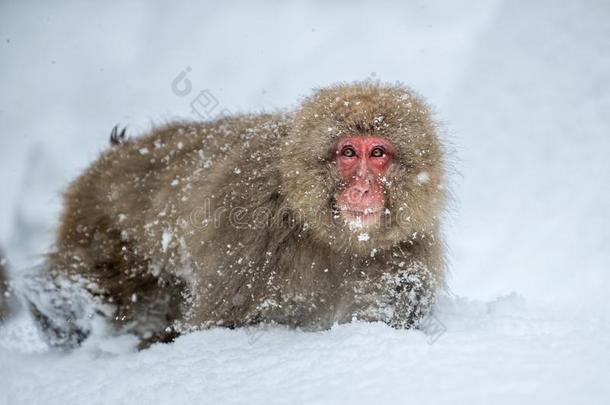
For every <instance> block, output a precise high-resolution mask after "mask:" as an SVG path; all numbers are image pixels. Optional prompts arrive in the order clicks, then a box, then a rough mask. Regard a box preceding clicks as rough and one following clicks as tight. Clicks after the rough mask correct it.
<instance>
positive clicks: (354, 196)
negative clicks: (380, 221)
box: [347, 184, 370, 203]
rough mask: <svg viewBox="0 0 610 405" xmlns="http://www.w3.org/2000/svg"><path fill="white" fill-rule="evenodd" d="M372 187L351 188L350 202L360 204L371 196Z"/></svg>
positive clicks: (359, 186)
mask: <svg viewBox="0 0 610 405" xmlns="http://www.w3.org/2000/svg"><path fill="white" fill-rule="evenodd" d="M369 190H370V187H368V185H358V184H356V185H353V186H352V187H350V190H349V193H348V194H347V197H348V202H350V203H359V202H362V200H364V199H366V198H367V197H368V194H369Z"/></svg>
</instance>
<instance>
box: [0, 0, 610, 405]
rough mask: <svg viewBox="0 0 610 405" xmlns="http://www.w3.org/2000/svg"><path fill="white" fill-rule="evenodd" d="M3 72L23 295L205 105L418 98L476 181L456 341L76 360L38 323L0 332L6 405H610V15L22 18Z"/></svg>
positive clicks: (547, 9)
mask: <svg viewBox="0 0 610 405" xmlns="http://www.w3.org/2000/svg"><path fill="white" fill-rule="evenodd" d="M363 25H365V26H366V27H367V29H366V30H361V29H356V28H355V27H360V26H363ZM0 59H1V60H2V65H1V66H2V68H1V71H2V74H0V86H1V88H2V92H0V161H1V162H2V171H1V172H0V179H1V181H2V193H3V197H2V199H0V246H1V247H2V248H3V250H5V251H6V253H7V255H8V259H9V264H10V265H11V275H12V277H13V278H15V279H19V277H20V276H21V274H23V271H24V270H25V269H28V268H30V267H33V266H35V265H36V264H37V263H39V256H38V255H40V254H41V253H44V252H45V249H47V248H48V247H49V246H50V245H51V243H52V235H53V231H54V227H55V226H56V223H57V217H58V215H59V211H60V201H61V200H60V195H61V191H62V190H65V188H66V186H67V184H69V181H70V180H71V179H73V178H74V177H75V176H77V175H78V174H79V173H80V172H81V171H82V170H83V169H84V168H85V167H87V165H88V163H89V162H91V161H92V160H93V159H95V157H96V156H97V154H98V152H99V151H100V150H102V149H103V148H105V147H106V145H107V143H108V137H109V134H110V130H111V129H112V127H113V126H114V125H115V124H117V123H120V124H122V125H128V133H129V134H130V135H131V136H133V135H137V134H138V133H141V132H144V131H146V130H147V129H148V128H150V123H151V119H152V120H153V121H154V122H157V123H163V122H165V121H167V120H169V119H172V118H176V117H182V118H196V115H195V114H194V113H193V108H192V107H191V102H192V101H193V99H194V98H195V97H196V96H197V94H200V92H202V91H203V90H206V91H207V93H206V94H211V95H213V97H214V98H216V99H217V101H218V106H217V107H216V109H215V110H214V111H212V112H211V113H210V114H211V115H212V116H215V115H217V114H219V113H220V112H221V111H223V110H224V109H228V110H230V111H234V112H239V111H259V110H261V109H267V110H271V111H273V110H274V109H275V108H277V107H284V106H294V105H295V104H296V101H297V100H299V99H300V97H301V96H303V95H307V94H308V92H309V91H310V89H311V88H314V87H318V86H323V85H325V84H329V83H333V82H336V81H349V80H356V79H363V78H366V77H371V78H379V79H381V80H385V81H390V82H392V81H395V80H400V81H404V82H406V83H408V84H410V85H412V86H413V87H414V88H415V89H417V90H418V92H420V93H421V94H423V95H425V96H426V97H427V98H428V100H429V101H430V102H431V103H432V104H433V105H434V106H435V111H436V113H437V117H438V119H439V120H441V121H442V126H441V130H442V132H443V135H444V137H445V138H446V139H447V141H448V143H449V144H450V145H451V148H452V149H455V153H454V154H452V155H451V156H450V162H451V163H452V164H453V166H454V169H455V170H454V171H455V172H457V173H454V171H452V173H451V179H452V185H451V186H452V190H453V192H454V193H455V195H456V201H455V203H454V204H453V208H452V210H451V212H450V213H449V214H448V216H447V217H448V218H447V220H446V224H447V226H446V234H447V236H448V240H447V243H448V246H449V252H450V258H449V259H450V263H451V274H450V276H449V278H448V283H449V286H450V287H451V290H452V293H451V292H449V293H448V294H447V295H446V296H444V297H443V298H442V299H441V302H440V303H439V305H438V309H437V311H436V314H435V318H432V319H433V320H434V321H435V322H437V326H438V325H442V326H444V328H441V329H439V330H445V332H444V333H442V334H439V335H438V336H436V335H435V336H430V335H426V334H424V333H423V332H420V331H401V330H393V329H391V328H389V327H387V326H385V325H383V324H366V323H354V324H351V325H340V326H336V327H334V328H333V329H332V330H330V331H326V332H319V333H311V332H303V331H298V330H297V331H294V330H286V329H283V328H270V329H256V328H254V329H244V330H225V329H215V330H208V331H200V332H196V333H192V334H189V335H186V336H183V337H181V338H179V339H178V340H177V341H176V342H175V343H173V344H169V345H155V346H153V347H152V348H150V349H149V350H145V351H141V352H137V351H135V350H134V344H135V341H134V339H133V338H131V337H129V336H122V337H115V338H111V337H108V336H105V335H104V333H103V328H101V327H100V328H99V333H98V334H96V336H94V337H93V338H92V339H90V340H89V341H87V342H86V344H85V345H84V346H83V347H82V348H79V349H78V350H76V351H74V352H71V353H60V352H56V351H51V350H49V349H48V348H47V347H46V346H45V344H44V343H43V342H42V340H41V338H40V336H39V335H38V333H37V331H36V330H35V328H34V327H33V324H32V322H31V320H30V319H29V318H28V317H27V316H26V315H23V314H22V315H21V316H19V317H17V318H15V319H13V320H11V321H10V322H9V323H8V324H7V325H5V326H2V327H0V366H1V367H0V405H4V404H28V405H29V404H45V405H46V404H62V405H65V404H83V403H85V404H97V403H99V404H102V403H103V404H109V403H125V404H132V403H155V404H173V405H174V404H191V403H248V404H259V403H260V404H273V403H294V402H296V403H317V404H323V403H324V404H326V403H345V404H347V403H349V404H352V403H371V402H376V403H391V402H398V403H405V402H409V403H433V404H440V403H468V404H489V403H493V404H496V403H498V404H504V403H506V404H511V405H512V404H515V403H520V404H521V403H534V404H574V403H579V404H580V403H582V404H604V403H606V402H608V398H610V385H609V384H608V383H607V381H608V379H609V378H610V307H609V306H608V303H607V296H608V290H609V288H610V254H608V246H607V245H608V241H610V187H608V184H610V163H609V161H608V156H610V135H608V129H609V128H610V115H609V114H608V111H610V7H609V6H608V4H607V2H605V1H602V0H599V1H596V0H590V1H587V2H572V3H570V4H561V5H560V4H558V3H556V2H552V1H550V0H541V1H538V2H532V3H527V4H526V3H518V2H509V1H501V0H490V1H484V0H475V1H473V2H468V3H463V2H460V3H457V2H456V3H455V4H454V3H449V2H443V1H440V0H433V1H425V2H423V1H421V2H420V1H413V2H401V1H396V2H392V3H388V4H387V5H386V4H384V7H378V6H376V5H375V4H373V3H366V2H351V3H345V2H337V3H334V2H315V3H311V4H310V3H294V2H285V3H269V4H267V3H256V4H255V3H251V2H243V3H240V4H238V5H234V4H231V5H229V4H224V3H219V2H216V3H207V4H206V3H199V2H189V3H184V4H181V5H178V4H174V5H172V6H171V7H168V6H167V5H162V4H153V3H150V2H144V1H135V2H129V3H128V4H125V5H121V6H117V5H113V4H111V3H105V4H101V3H100V4H97V5H92V4H87V3H82V4H81V3H73V2H70V3H68V2H66V3H59V2H53V3H43V2H42V3H37V4H29V3H26V2H21V3H19V2H17V3H12V4H11V3H8V2H3V3H1V4H0ZM187 66H189V69H186V67H187ZM181 72H185V73H186V74H187V76H186V78H187V79H188V80H189V83H190V86H191V90H190V92H187V93H186V95H184V94H183V93H184V92H174V91H173V89H172V81H173V80H174V79H175V78H176V77H177V76H178V75H179V74H181ZM147 152H148V151H147ZM201 159H202V165H203V166H204V167H208V166H210V165H211V163H212V162H211V161H209V159H207V158H206V157H204V156H201ZM164 238H165V235H164V236H163V237H162V241H161V243H164V242H163V239H164ZM165 240H166V242H167V243H169V242H170V241H171V239H167V238H165ZM135 299H136V300H137V297H135ZM429 342H433V343H432V344H429Z"/></svg>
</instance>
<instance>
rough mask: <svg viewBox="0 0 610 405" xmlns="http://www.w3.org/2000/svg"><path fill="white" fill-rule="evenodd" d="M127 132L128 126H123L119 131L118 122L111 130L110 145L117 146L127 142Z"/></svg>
mask: <svg viewBox="0 0 610 405" xmlns="http://www.w3.org/2000/svg"><path fill="white" fill-rule="evenodd" d="M126 134H127V127H123V129H122V130H121V131H119V124H116V125H115V126H114V127H113V128H112V131H110V145H112V146H115V145H120V144H122V143H123V142H125V138H126Z"/></svg>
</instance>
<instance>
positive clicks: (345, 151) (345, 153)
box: [341, 146, 356, 157]
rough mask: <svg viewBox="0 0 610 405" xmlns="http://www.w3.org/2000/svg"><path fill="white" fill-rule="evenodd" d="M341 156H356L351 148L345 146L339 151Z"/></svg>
mask: <svg viewBox="0 0 610 405" xmlns="http://www.w3.org/2000/svg"><path fill="white" fill-rule="evenodd" d="M341 154H342V155H343V156H345V157H354V156H356V151H355V150H354V148H352V147H351V146H346V147H345V148H343V150H341Z"/></svg>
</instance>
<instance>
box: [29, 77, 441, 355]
mask: <svg viewBox="0 0 610 405" xmlns="http://www.w3.org/2000/svg"><path fill="white" fill-rule="evenodd" d="M113 133H117V134H118V131H117V130H116V129H115V130H114V131H113ZM443 184H444V155H443V148H442V146H441V145H440V143H439V139H438V137H437V130H436V126H435V123H434V122H433V120H432V118H431V115H430V111H429V108H428V107H427V105H426V104H425V103H424V102H423V101H422V99H421V98H419V97H418V96H417V95H416V94H414V93H413V92H412V91H411V90H409V89H408V88H406V87H403V86H400V85H385V84H381V83H377V82H360V83H354V84H339V85H336V86H333V87H329V88H323V89H320V90H317V91H315V92H314V93H313V95H311V96H310V97H309V98H307V99H305V100H304V101H303V103H302V104H301V106H300V107H299V108H298V109H297V110H296V111H295V112H294V113H281V114H261V115H238V116H233V117H225V118H220V119H217V120H214V121H210V122H196V123H194V122H174V123H170V124H168V125H165V126H163V127H160V128H157V129H154V130H153V131H152V132H151V133H149V134H147V135H145V136H143V137H139V138H133V139H130V138H126V137H125V136H124V134H123V136H117V135H116V134H115V135H114V136H113V146H112V147H111V148H110V149H109V150H107V151H106V152H104V153H103V154H102V156H101V157H100V158H99V159H98V160H97V161H96V162H95V163H94V164H93V165H92V166H91V167H89V168H88V169H87V170H86V171H85V172H84V173H83V174H82V175H81V176H80V177H79V178H78V179H77V180H76V181H75V182H74V183H73V184H72V185H71V186H70V187H69V189H68V190H67V191H66V193H65V203H64V210H63V216H62V217H61V221H60V226H59V230H58V234H57V241H56V245H55V247H54V250H53V252H52V253H51V254H50V255H49V256H48V260H47V262H46V265H45V271H46V275H47V276H46V277H47V279H48V280H51V281H50V282H46V283H45V284H46V287H45V289H46V291H48V292H49V291H50V292H51V293H54V291H55V293H59V292H60V291H65V289H66V288H67V287H66V286H71V287H69V288H74V286H78V288H80V289H82V290H83V291H86V292H87V296H88V297H90V299H91V300H92V302H94V303H95V304H96V305H97V308H98V309H97V310H96V313H99V314H101V316H103V317H105V318H107V319H109V320H110V321H111V323H112V324H113V325H114V327H115V328H116V331H118V332H125V333H134V334H136V335H137V336H139V337H140V338H141V339H142V342H143V343H142V346H146V345H147V344H150V343H152V342H159V341H171V340H172V339H173V338H174V337H176V336H177V335H179V334H181V333H184V332H187V331H190V330H194V329H198V328H207V327H211V326H223V327H231V328H233V327H242V326H247V325H254V324H259V323H269V324H282V325H289V326H292V327H299V328H302V329H304V330H320V329H325V328H329V327H331V326H332V325H333V324H335V323H345V322H350V321H352V320H365V321H382V322H385V323H387V324H389V325H391V326H393V327H397V328H410V327H416V326H417V325H418V322H419V321H420V320H421V319H422V317H423V316H424V315H425V314H426V313H427V312H428V311H429V310H430V307H431V305H432V304H433V302H434V297H435V292H436V291H437V290H438V288H439V287H440V286H442V284H443V275H444V256H443V243H442V240H441V235H440V231H439V220H440V218H441V215H442V212H443V208H444V203H445V194H446V193H445V190H444V186H443ZM63 295H65V294H63ZM58 296H62V294H61V293H59V294H58ZM30 300H31V301H32V302H33V304H32V307H33V309H34V312H35V314H36V316H37V318H38V319H39V320H40V321H41V324H42V325H43V328H44V329H45V330H47V332H49V335H50V336H51V338H52V340H53V341H54V342H55V343H57V344H76V343H79V342H80V341H81V340H82V339H84V338H85V337H86V336H87V334H88V330H87V326H86V325H82V324H79V323H78V322H76V321H75V320H76V319H78V318H79V317H82V312H83V310H82V307H84V306H83V305H80V304H78V305H76V304H75V301H74V300H73V299H69V300H68V299H59V298H58V299H53V300H51V301H52V305H51V308H49V305H46V307H45V305H42V304H40V301H41V300H37V299H31V298H30ZM47 301H48V300H47ZM47 304H48V303H47ZM79 308H81V309H79Z"/></svg>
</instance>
